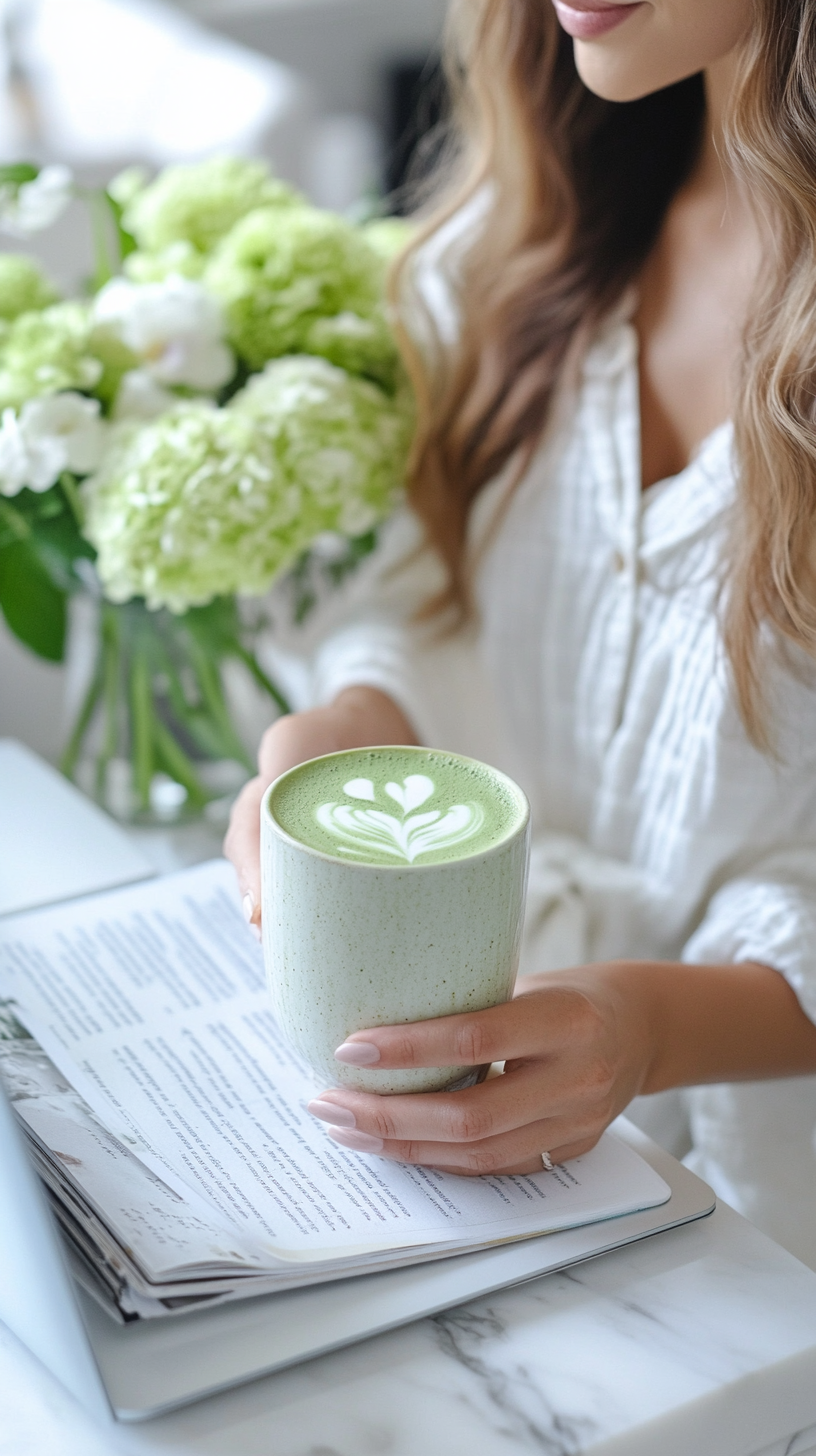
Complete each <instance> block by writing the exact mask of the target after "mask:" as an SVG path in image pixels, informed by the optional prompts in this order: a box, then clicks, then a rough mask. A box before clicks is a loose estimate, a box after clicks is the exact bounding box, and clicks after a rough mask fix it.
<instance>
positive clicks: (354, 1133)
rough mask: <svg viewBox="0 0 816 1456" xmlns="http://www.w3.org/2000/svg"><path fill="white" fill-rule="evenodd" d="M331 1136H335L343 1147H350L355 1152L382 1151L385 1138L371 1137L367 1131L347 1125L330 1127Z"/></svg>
mask: <svg viewBox="0 0 816 1456" xmlns="http://www.w3.org/2000/svg"><path fill="white" fill-rule="evenodd" d="M329 1137H330V1138H334V1141H335V1142H336V1143H340V1145H341V1147H344V1148H350V1149H351V1151H352V1152H353V1153H381V1152H382V1150H383V1140H382V1138H378V1137H371V1136H370V1135H369V1133H367V1132H358V1130H357V1128H354V1129H353V1130H352V1129H351V1128H345V1127H330V1128H329Z"/></svg>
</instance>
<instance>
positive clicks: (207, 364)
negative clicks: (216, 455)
mask: <svg viewBox="0 0 816 1456" xmlns="http://www.w3.org/2000/svg"><path fill="white" fill-rule="evenodd" d="M94 317H95V319H96V322H97V323H98V324H100V325H102V326H103V327H107V328H110V329H112V330H113V332H114V333H115V334H116V335H117V336H118V337H119V338H120V339H121V340H122V343H123V344H126V345H127V347H128V348H129V349H130V350H131V351H132V352H133V353H134V354H136V355H137V357H138V358H139V359H141V360H142V362H143V365H144V367H145V369H146V370H148V372H149V373H150V374H151V375H152V377H153V378H154V379H155V380H157V381H158V382H159V384H186V385H189V387H190V388H192V389H201V390H214V389H218V388H220V386H221V385H222V384H226V383H227V380H228V379H230V378H231V377H232V374H233V372H234V369H235V360H234V358H233V355H232V351H231V350H230V349H228V348H227V346H226V345H225V344H224V342H223V334H224V323H223V318H222V315H221V310H220V308H219V306H218V303H217V302H216V300H215V299H214V298H213V297H212V296H211V295H210V294H209V293H207V291H206V290H205V289H204V288H203V287H202V286H201V284H200V283H195V282H193V280H192V279H190V278H182V277H180V276H179V275H178V274H171V275H170V277H169V278H165V279H164V280H163V281H162V282H160V283H131V282H129V281H128V280H127V279H125V278H114V279H113V280H112V281H111V282H110V283H108V284H106V286H105V287H104V288H103V289H102V291H101V292H100V293H99V294H98V295H97V297H96V300H95V303H94Z"/></svg>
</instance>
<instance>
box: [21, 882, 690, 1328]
mask: <svg viewBox="0 0 816 1456" xmlns="http://www.w3.org/2000/svg"><path fill="white" fill-rule="evenodd" d="M0 996H2V997H4V998H5V1000H6V1001H7V1003H8V1005H9V1009H10V1010H11V1011H12V1012H13V1014H14V1016H15V1017H16V1019H17V1021H18V1022H19V1023H21V1024H22V1026H23V1027H25V1028H26V1031H27V1032H28V1033H29V1034H30V1038H33V1040H32V1039H27V1038H26V1037H25V1034H24V1033H22V1032H21V1031H20V1030H19V1028H18V1029H15V1027H14V1026H12V1025H9V1027H8V1029H7V1032H6V1040H5V1042H3V1041H0V1077H2V1079H3V1081H4V1082H5V1084H6V1086H7V1088H8V1091H9V1093H10V1095H11V1097H12V1100H13V1102H14V1106H15V1110H16V1112H17V1114H18V1116H19V1117H20V1120H21V1122H22V1124H23V1126H24V1127H25V1129H26V1132H27V1134H28V1136H29V1138H30V1140H31V1142H32V1144H33V1146H34V1148H35V1153H36V1158H37V1163H38V1167H39V1170H40V1172H41V1174H42V1176H43V1178H44V1180H45V1182H46V1184H47V1186H48V1187H49V1190H50V1191H51V1194H52V1197H53V1199H54V1201H55V1204H56V1205H57V1207H58V1210H59V1215H60V1218H61V1220H62V1223H63V1226H64V1228H65V1229H66V1231H67V1233H68V1235H69V1237H70V1239H71V1241H72V1244H73V1247H74V1250H75V1252H76V1255H77V1257H78V1258H79V1259H80V1261H81V1263H82V1267H83V1268H84V1270H85V1277H86V1278H87V1279H88V1280H89V1282H90V1283H92V1284H93V1286H94V1287H95V1289H96V1291H97V1292H101V1291H103V1290H104V1292H105V1297H106V1298H107V1301H108V1303H113V1304H115V1306H116V1308H117V1309H118V1311H119V1312H120V1315H121V1316H124V1317H125V1318H133V1317H138V1316H142V1317H146V1316H152V1315H159V1314H166V1313H168V1312H170V1311H172V1310H176V1309H181V1308H186V1307H188V1306H189V1305H190V1303H191V1302H195V1303H196V1304H200V1303H201V1302H204V1301H213V1300H223V1299H228V1298H236V1297H244V1296H246V1295H248V1294H255V1293H267V1292H269V1291H270V1290H276V1289H285V1288H291V1287H293V1286H297V1285H301V1284H305V1283H312V1282H315V1281H320V1280H326V1279H332V1278H343V1277H347V1276H349V1275H351V1274H355V1273H369V1272H371V1271H373V1270H375V1269H384V1268H389V1267H393V1266H395V1265H402V1264H407V1263H410V1262H412V1261H415V1260H419V1259H429V1258H439V1257H442V1256H445V1255H452V1254H456V1253H461V1252H463V1251H466V1250H467V1251H469V1250H472V1249H477V1248H482V1247H485V1246H486V1245H488V1244H491V1243H494V1242H500V1241H508V1240H512V1239H519V1238H529V1237H531V1236H533V1235H539V1234H542V1233H548V1232H552V1231H554V1230H556V1229H562V1228H566V1227H570V1226H574V1225H577V1224H581V1223H588V1222H592V1221H595V1220H598V1219H604V1218H612V1217H615V1216H617V1215H620V1214H624V1213H629V1212H633V1211H634V1210H636V1209H642V1208H650V1207H655V1206H656V1205H658V1204H661V1203H664V1202H666V1200H667V1199H668V1198H669V1196H670V1190H669V1188H668V1186H667V1184H666V1183H664V1182H663V1180H662V1179H661V1178H660V1177H659V1175H658V1174H657V1173H655V1172H654V1170H653V1169H652V1168H650V1167H649V1166H648V1164H647V1163H645V1162H644V1161H643V1160H642V1159H641V1158H639V1157H638V1155H637V1154H636V1153H635V1152H633V1151H632V1150H631V1149H630V1148H628V1147H627V1146H626V1145H625V1144H623V1143H621V1142H620V1141H619V1140H618V1139H616V1138H615V1137H613V1136H612V1135H610V1134H607V1135H606V1136H605V1137H604V1138H603V1139H602V1140H601V1142H600V1144H599V1145H598V1147H597V1148H595V1149H594V1150H593V1152H592V1153H590V1154H587V1155H586V1156H585V1157H582V1158H576V1159H574V1160H573V1161H572V1162H570V1163H568V1164H565V1165H563V1166H562V1167H559V1168H557V1169H556V1170H555V1172H554V1173H545V1172H543V1171H542V1172H541V1173H540V1174H536V1175H534V1176H530V1177H495V1178H476V1179H468V1178H458V1177H455V1176H453V1175H450V1174H444V1173H438V1172H435V1171H432V1170H430V1169H426V1168H416V1167H409V1166H406V1165H398V1164H395V1163H392V1162H389V1161H387V1160H385V1159H382V1158H375V1157H364V1156H362V1155H360V1154H356V1153H351V1152H346V1151H344V1150H342V1149H341V1148H339V1147H338V1146H337V1144H335V1143H334V1142H333V1141H332V1140H331V1138H330V1137H329V1136H328V1133H327V1131H326V1129H325V1128H324V1127H323V1126H322V1125H321V1124H319V1123H317V1122H315V1120H314V1119H313V1118H311V1117H310V1116H309V1114H308V1113H307V1112H306V1111H305V1104H306V1102H307V1101H308V1100H309V1099H310V1098H311V1097H312V1096H313V1095H314V1092H315V1090H316V1088H315V1084H314V1081H313V1079H312V1075H311V1073H310V1072H309V1070H308V1068H307V1067H306V1066H305V1065H304V1064H303V1063H302V1062H301V1061H300V1059H299V1058H298V1057H297V1056H296V1055H295V1054H294V1053H293V1052H292V1051H291V1050H290V1048H289V1047H288V1046H287V1044H286V1043H285V1041H284V1040H283V1037H282V1036H281V1033H280V1031H279V1029H278V1027H277V1025H276V1023H275V1019H274V1016H273V1013H272V1009H271V1004H270V1000H269V995H268V992H267V989H266V984H265V979H264V972H263V961H262V956H261V952H260V949H259V947H258V946H257V945H256V944H255V942H254V941H253V940H252V938H251V937H250V935H249V933H248V931H247V929H246V926H245V925H244V922H243V919H242V917H241V914H240V909H239V906H238V897H237V892H236V889H235V883H234V877H233V874H232V870H231V869H230V867H229V866H227V865H226V864H225V863H224V862H223V861H216V862H213V863H211V864H208V865H203V866H199V867H197V868H196V869H193V870H187V871H184V872H183V873H181V874H177V875H172V876H168V877H166V878H164V879H161V880H153V881H149V882H147V883H145V884H142V885H136V886H132V887H130V888H128V889H125V890H118V891H113V892H107V893H105V894H102V895H96V896H93V897H89V898H87V899H83V900H79V901H75V902H72V903H70V904H66V905H61V906H55V907H52V908H49V909H46V910H39V911H35V912H32V913H29V914H25V915H19V916H15V917H13V918H9V919H7V920H5V921H4V922H2V923H1V924H0Z"/></svg>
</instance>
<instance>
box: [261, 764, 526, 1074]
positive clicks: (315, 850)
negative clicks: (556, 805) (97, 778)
mask: <svg viewBox="0 0 816 1456" xmlns="http://www.w3.org/2000/svg"><path fill="white" fill-rule="evenodd" d="M378 755H380V756H384V755H390V757H388V758H387V759H385V758H382V759H381V758H378ZM340 760H342V762H339V761H340ZM395 762H396V763H397V765H398V767H397V769H396V772H397V773H400V772H402V771H403V770H402V769H401V768H400V767H399V765H402V766H403V769H404V767H405V766H406V765H407V768H408V769H409V770H411V771H410V772H408V773H405V772H403V777H402V787H400V784H399V783H395V782H385V790H386V795H390V796H391V797H390V800H389V799H388V798H387V797H385V798H384V797H383V795H382V794H379V799H380V800H381V801H382V804H383V805H384V807H378V802H377V801H378V788H377V785H378V784H379V783H380V782H381V781H385V778H386V777H387V774H388V772H389V766H390V769H391V770H393V768H394V763H395ZM381 767H382V769H383V771H382V772H379V770H380V768H381ZM306 771H308V774H307V773H306ZM443 771H444V775H445V785H446V788H447V791H448V792H447V798H446V799H444V800H442V801H441V804H440V807H439V808H437V809H434V808H433V803H434V799H433V793H431V794H430V795H429V793H428V786H429V785H430V787H431V790H433V785H434V782H435V780H434V774H437V776H438V775H439V774H442V773H443ZM293 775H300V778H299V779H297V780H295V782H294V783H292V782H291V780H292V776H293ZM338 783H339V784H340V785H341V787H340V788H339V789H338V787H337V785H338ZM474 784H475V785H476V788H475V789H474ZM310 786H312V787H314V788H315V789H316V790H318V792H316V794H315V798H316V800H319V799H320V798H321V795H323V794H324V792H325V793H330V795H331V796H333V797H330V801H329V802H326V803H323V804H321V803H319V802H316V803H315V810H314V812H315V825H316V826H317V827H315V828H314V830H312V829H309V828H308V823H307V821H305V820H304V822H305V823H307V832H308V834H309V836H310V837H311V839H312V843H311V844H307V843H305V842H304V840H303V838H301V837H299V836H298V837H296V836H295V834H293V833H291V832H289V830H287V828H285V827H284V825H283V824H282V823H281V822H280V820H279V818H278V817H277V815H276V805H277V806H278V807H277V813H278V814H282V813H283V807H282V806H284V805H285V804H286V803H287V797H286V796H287V794H288V795H289V799H291V797H292V793H293V791H297V792H298V793H300V796H301V799H302V798H303V792H304V789H310ZM480 786H481V788H482V789H485V790H489V791H490V792H491V793H493V794H494V797H495V796H499V798H498V799H497V800H496V801H497V802H501V803H502V804H504V805H506V806H507V813H506V815H505V816H504V819H503V821H502V822H501V823H499V822H498V820H497V821H495V822H496V824H497V832H496V833H495V835H494V836H493V839H494V840H495V842H490V841H491V835H490V832H489V831H490V824H489V822H488V829H487V831H485V828H484V819H483V820H482V826H481V829H479V830H478V831H471V833H470V839H468V832H469V831H468V827H467V822H466V820H467V815H466V805H467V803H468V802H469V809H468V812H471V818H472V817H473V815H474V814H475V815H477V816H478V814H479V813H480V812H481V810H480V807H479V804H478V801H477V800H478V793H477V791H478V790H479V788H480ZM460 789H461V792H459V790H460ZM454 790H456V792H454ZM310 791H311V789H310ZM346 791H349V792H346ZM474 793H476V794H477V797H476V798H474V797H473V795H474ZM423 794H424V796H425V797H424V799H423V797H422V796H423ZM468 794H470V795H471V798H470V800H469V801H468V800H467V795H468ZM338 795H339V798H338ZM485 797H489V795H485ZM344 798H345V799H347V800H351V802H348V803H345V802H343V799H344ZM451 798H457V799H458V798H461V799H463V800H464V801H465V802H463V803H461V804H459V803H454V804H450V803H449V800H450V799H451ZM395 800H396V803H395V802H394V801H395ZM390 810H394V811H395V812H394V813H390V812H389V811H390ZM302 812H303V811H302V809H301V814H302ZM457 816H458V817H457ZM323 826H325V832H324V828H323ZM446 834H447V840H446ZM452 834H453V836H454V838H453V840H451V835H452ZM457 834H458V836H459V838H458V839H456V837H455V836H456V835H457ZM332 836H336V844H335V839H334V838H332ZM355 836H356V837H355ZM366 836H368V837H366ZM529 839H530V811H529V805H528V803H527V800H526V798H525V796H524V794H523V793H522V791H521V789H520V788H518V786H517V785H516V784H515V783H513V781H512V780H511V779H509V778H508V777H507V776H506V775H505V774H502V773H500V772H499V771H498V770H497V769H493V768H490V767H488V766H487V765H484V764H478V763H476V762H475V761H474V760H471V759H465V758H460V757H458V756H457V755H454V754H447V753H445V754H443V753H441V752H437V751H435V750H429V749H423V748H399V749H390V748H385V747H384V748H373V749H371V748H369V749H355V750H351V751H350V752H347V753H345V754H329V755H327V756H326V757H325V758H323V759H314V760H311V761H310V763H309V764H305V765H299V766H298V767H297V768H295V769H292V770H290V771H289V773H287V774H283V775H282V776H281V777H280V778H279V779H277V780H276V781H275V783H273V784H272V785H271V786H270V788H269V789H268V790H267V792H266V794H265V796H264V799H263V803H262V806H261V871H262V923H263V945H264V958H265V963H266V968H267V976H268V981H269V986H270V990H271V993H272V999H273V1002H274V1007H275V1012H276V1015H277V1017H278V1020H279V1023H280V1025H281V1028H282V1030H283V1031H284V1034H285V1035H286V1036H287V1038H288V1040H289V1042H290V1044H291V1045H292V1046H293V1048H294V1049H295V1050H296V1051H297V1052H299V1053H300V1055H301V1056H302V1057H303V1058H304V1059H305V1061H306V1062H308V1063H309V1064H310V1066H311V1067H312V1068H313V1070H314V1072H315V1073H316V1075H317V1077H318V1078H319V1079H320V1082H321V1085H322V1086H324V1087H328V1086H332V1085H342V1086H348V1087H354V1088H357V1089H360V1090H363V1091H372V1092H380V1093H397V1092H426V1091H438V1090H441V1089H445V1088H447V1089H451V1088H454V1087H460V1086H467V1085H471V1084H473V1083H474V1082H476V1081H479V1080H480V1079H481V1077H482V1076H484V1075H485V1073H486V1071H487V1068H486V1067H485V1068H479V1069H473V1068H471V1067H462V1066H450V1067H425V1068H411V1069H406V1070H393V1071H377V1070H376V1068H371V1069H369V1068H358V1067H350V1066H348V1065H346V1064H344V1063H341V1062H338V1061H337V1060H336V1059H335V1057H334V1051H335V1049H336V1048H337V1047H338V1046H340V1044H341V1043H342V1042H344V1041H345V1040H346V1038H347V1037H348V1036H349V1035H350V1034H351V1033H352V1032H355V1031H362V1030H365V1029H367V1028H370V1027H373V1026H386V1025H395V1024H399V1023H406V1022H411V1021H424V1020H427V1019H429V1018H432V1017H439V1016H450V1015H453V1014H456V1013H459V1012H468V1011H478V1010H483V1009H485V1008H486V1007H489V1006H494V1005H497V1004H499V1003H500V1002H502V1001H506V1000H508V999H509V997H510V996H511V995H512V992H513V986H514V984H515V979H516V972H517V969H518V960H519V951H520V944H521V930H522V921H523V918H524V903H525V895H526V883H527V867H528V859H529ZM366 844H369V845H375V849H374V850H371V851H370V850H367V849H366ZM316 845H320V846H321V847H316ZM376 845H379V849H377V848H376ZM451 845H452V847H451ZM440 846H441V848H440ZM446 846H447V847H446ZM366 853H377V854H379V856H380V859H381V860H383V859H384V860H385V861H386V862H379V863H370V862H366V860H365V857H364V856H365V855H366ZM440 855H441V856H445V855H447V858H444V857H443V858H442V859H441V860H440ZM423 861H425V862H423Z"/></svg>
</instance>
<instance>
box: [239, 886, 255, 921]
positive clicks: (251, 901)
mask: <svg viewBox="0 0 816 1456" xmlns="http://www.w3.org/2000/svg"><path fill="white" fill-rule="evenodd" d="M241 909H242V910H243V912H244V919H245V921H246V923H247V925H251V924H252V917H253V915H254V914H255V896H254V895H253V893H252V891H251V890H247V892H246V894H245V895H244V898H243V900H242V901H241Z"/></svg>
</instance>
